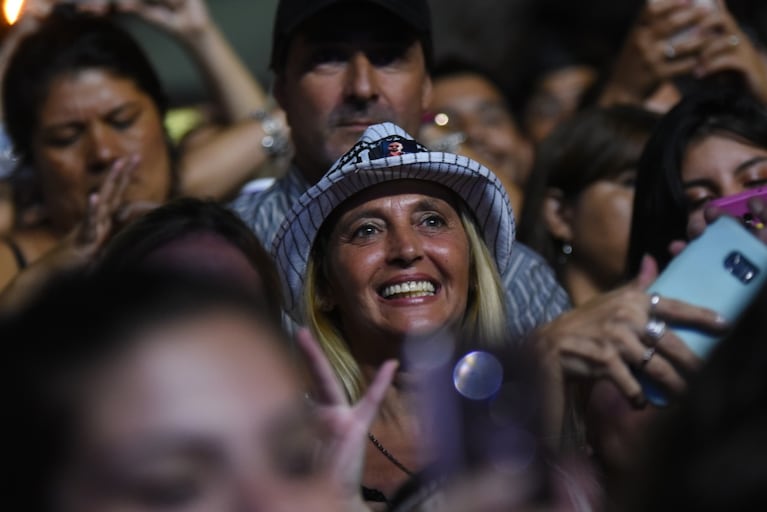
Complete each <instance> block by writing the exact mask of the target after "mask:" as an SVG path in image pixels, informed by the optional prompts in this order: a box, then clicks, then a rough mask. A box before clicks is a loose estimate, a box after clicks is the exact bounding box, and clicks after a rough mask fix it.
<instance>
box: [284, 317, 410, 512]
mask: <svg viewBox="0 0 767 512" xmlns="http://www.w3.org/2000/svg"><path fill="white" fill-rule="evenodd" d="M296 338H297V341H298V344H299V346H300V347H301V350H302V351H303V353H304V355H305V356H306V359H307V361H308V365H309V370H310V372H311V376H312V378H313V380H314V384H315V389H314V391H313V394H312V400H313V401H314V414H315V418H316V421H317V422H318V425H319V427H320V430H321V432H322V433H323V434H324V439H323V441H324V443H323V449H322V452H323V458H324V461H323V462H324V464H323V465H324V467H325V468H326V471H327V472H328V475H327V476H328V477H329V479H330V482H331V483H332V484H333V485H337V486H338V491H339V493H340V494H341V495H342V496H343V497H345V500H344V501H345V502H347V503H349V504H350V506H351V507H355V506H361V505H362V497H361V492H360V489H361V480H362V468H363V465H364V462H365V448H366V445H367V442H368V431H369V430H370V425H371V424H372V423H373V420H374V419H375V417H376V415H377V414H378V408H379V406H380V404H381V401H382V400H383V398H384V395H385V394H386V391H387V389H388V388H389V386H390V384H391V381H392V378H393V377H394V373H395V371H396V370H397V365H398V363H397V362H396V361H387V362H386V363H384V364H383V365H382V366H381V368H380V370H379V371H378V373H377V374H376V376H375V378H374V379H373V382H371V384H370V386H369V387H368V389H367V391H366V392H365V394H364V395H363V396H362V398H360V400H359V401H358V402H357V403H356V404H354V405H350V404H349V401H348V399H347V397H346V394H345V392H344V389H343V387H342V386H341V384H340V382H338V378H337V377H336V375H335V373H334V371H333V368H332V367H331V366H330V363H329V362H328V360H327V357H326V356H325V353H324V352H323V350H322V348H321V347H320V346H319V345H318V344H317V342H316V341H315V340H314V338H313V336H312V335H311V333H310V332H309V331H308V330H307V329H301V330H299V331H298V334H297V335H296Z"/></svg>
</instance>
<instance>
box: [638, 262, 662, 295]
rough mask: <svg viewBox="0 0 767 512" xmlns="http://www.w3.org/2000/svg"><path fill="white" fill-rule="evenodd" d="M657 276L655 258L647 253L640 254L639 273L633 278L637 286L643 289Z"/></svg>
mask: <svg viewBox="0 0 767 512" xmlns="http://www.w3.org/2000/svg"><path fill="white" fill-rule="evenodd" d="M657 277H658V264H657V263H656V262H655V258H653V257H652V256H650V255H649V254H645V255H644V256H642V262H641V263H640V265H639V273H638V274H637V276H636V278H635V279H634V284H636V286H637V288H639V289H641V290H644V289H646V288H647V287H648V286H650V285H651V284H652V282H653V281H655V279H656V278H657Z"/></svg>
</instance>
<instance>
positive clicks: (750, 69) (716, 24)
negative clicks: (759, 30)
mask: <svg viewBox="0 0 767 512" xmlns="http://www.w3.org/2000/svg"><path fill="white" fill-rule="evenodd" d="M717 3H718V6H719V8H718V9H714V10H712V11H710V12H709V13H708V14H707V15H706V17H705V18H704V19H703V21H702V23H701V30H702V31H703V32H704V33H705V34H707V35H708V36H707V37H706V39H705V40H704V43H703V45H702V47H701V49H700V51H699V52H698V64H697V66H696V67H695V70H694V74H695V76H697V77H698V78H702V77H705V76H710V75H713V74H716V73H721V72H725V71H734V72H737V73H739V74H740V75H741V76H742V77H743V79H744V81H745V83H746V85H747V86H748V88H749V89H750V90H751V93H752V94H754V95H755V96H756V97H757V98H759V99H760V100H761V101H762V102H764V103H766V104H767V56H765V55H763V54H761V53H759V51H758V50H757V49H756V47H755V46H754V44H753V43H752V41H751V39H750V38H749V37H748V35H747V34H746V33H745V32H743V31H742V30H741V29H740V26H739V25H738V22H737V21H736V20H735V18H734V17H733V16H732V14H730V12H729V11H728V10H727V8H726V6H725V3H724V1H723V0H717Z"/></svg>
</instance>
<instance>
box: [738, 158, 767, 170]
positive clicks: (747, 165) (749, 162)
mask: <svg viewBox="0 0 767 512" xmlns="http://www.w3.org/2000/svg"><path fill="white" fill-rule="evenodd" d="M765 161H767V156H755V157H753V158H750V159H748V160H746V161H745V162H742V163H741V164H740V165H738V166H737V167H736V168H735V173H734V174H739V173H741V172H743V171H745V170H747V169H748V168H750V167H753V166H754V165H756V164H758V163H761V162H765Z"/></svg>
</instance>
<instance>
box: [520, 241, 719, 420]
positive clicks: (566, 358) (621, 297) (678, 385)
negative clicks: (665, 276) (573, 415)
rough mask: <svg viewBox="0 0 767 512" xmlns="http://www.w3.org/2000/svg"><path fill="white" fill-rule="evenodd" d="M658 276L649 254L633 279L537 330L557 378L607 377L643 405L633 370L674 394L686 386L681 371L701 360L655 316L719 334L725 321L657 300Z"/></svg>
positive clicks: (545, 358)
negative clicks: (652, 292) (654, 292)
mask: <svg viewBox="0 0 767 512" xmlns="http://www.w3.org/2000/svg"><path fill="white" fill-rule="evenodd" d="M657 275H658V270H657V266H656V264H655V262H654V260H652V258H651V257H649V256H646V257H645V259H644V260H643V262H642V267H641V270H640V273H639V276H638V277H637V278H636V279H635V280H634V281H633V282H631V283H629V284H627V285H625V286H623V287H621V288H618V289H617V290H614V291H612V292H610V293H607V294H604V295H601V296H599V297H597V298H596V299H594V300H592V301H590V302H588V303H586V304H584V305H583V306H580V307H578V308H575V309H573V310H571V311H569V312H567V313H565V314H563V315H562V316H560V317H559V318H557V319H555V320H553V321H552V322H550V323H549V324H547V325H545V326H544V327H542V328H541V329H539V330H538V331H537V332H536V333H535V335H534V342H535V343H536V345H535V347H536V349H537V350H538V351H539V353H540V354H541V355H542V359H543V362H544V365H545V368H547V369H548V370H547V371H548V372H549V374H550V375H552V376H553V378H554V381H555V382H557V383H562V381H564V379H567V378H588V379H601V378H608V379H610V380H612V381H613V382H614V383H615V385H616V386H617V387H618V388H619V389H620V390H621V392H622V393H623V394H624V395H625V396H626V397H627V398H628V399H629V400H630V401H631V402H632V403H634V404H635V405H642V404H643V403H644V402H645V399H644V396H643V394H642V388H641V386H640V384H639V382H638V381H637V379H636V378H635V377H634V375H633V374H632V372H631V368H638V367H641V368H642V369H643V371H644V373H645V374H647V375H648V376H649V377H650V378H651V379H653V380H654V381H655V382H659V383H660V384H662V385H663V386H664V387H665V388H667V389H668V390H670V391H671V392H672V393H679V392H681V391H683V390H684V389H685V386H686V382H685V379H684V376H683V374H682V373H680V370H681V371H685V370H693V369H695V368H697V367H698V366H699V364H700V360H699V359H698V358H697V357H696V356H695V355H694V354H693V353H692V352H691V351H690V350H689V349H688V348H687V347H686V346H685V345H684V343H683V342H682V341H681V340H680V339H679V338H678V337H677V336H676V335H675V334H674V333H673V332H671V331H670V330H664V329H660V330H656V329H655V328H654V327H655V326H657V325H658V324H657V323H655V322H653V321H652V320H653V319H657V320H663V321H665V322H668V323H673V324H684V325H691V326H696V327H699V328H701V329H703V330H706V331H708V332H717V333H718V332H722V330H723V329H724V328H725V327H726V323H725V321H724V319H722V318H720V317H719V316H718V315H717V314H716V313H715V312H713V311H710V310H707V309H703V308H699V307H695V306H692V305H690V304H687V303H684V302H680V301H676V300H673V299H669V298H662V299H661V300H660V301H659V302H656V303H653V301H651V296H650V295H648V294H647V293H646V292H645V289H646V288H647V287H648V286H649V285H650V284H651V283H652V282H653V281H654V280H655V278H656V277H657ZM651 347H652V351H651V352H648V349H650V348H651ZM648 354H649V357H648Z"/></svg>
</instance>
